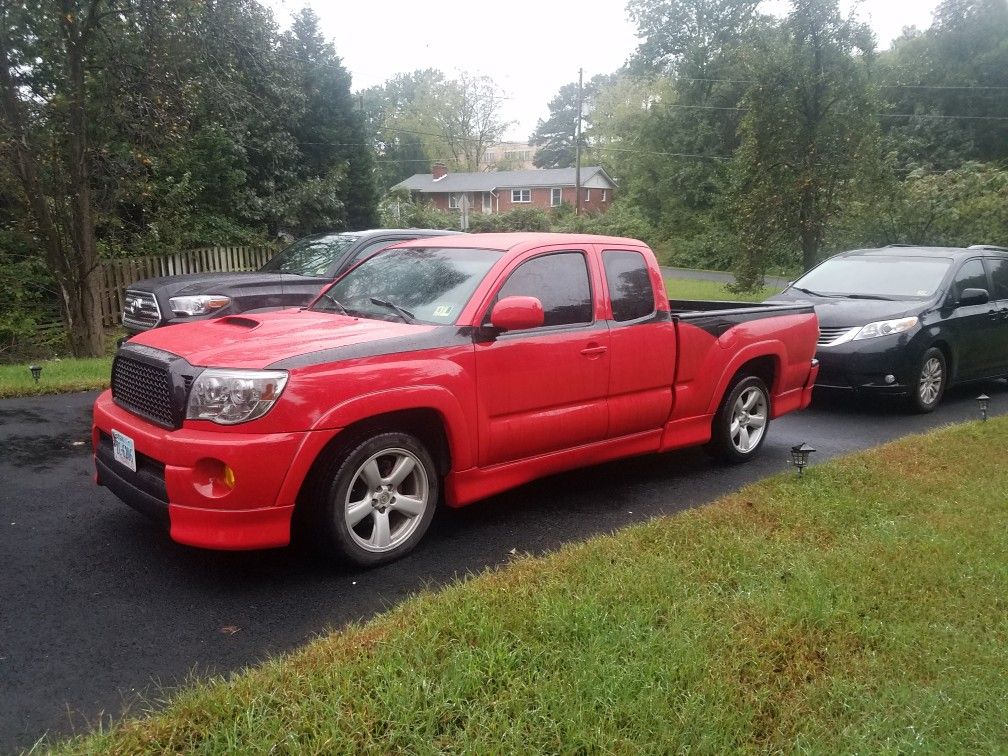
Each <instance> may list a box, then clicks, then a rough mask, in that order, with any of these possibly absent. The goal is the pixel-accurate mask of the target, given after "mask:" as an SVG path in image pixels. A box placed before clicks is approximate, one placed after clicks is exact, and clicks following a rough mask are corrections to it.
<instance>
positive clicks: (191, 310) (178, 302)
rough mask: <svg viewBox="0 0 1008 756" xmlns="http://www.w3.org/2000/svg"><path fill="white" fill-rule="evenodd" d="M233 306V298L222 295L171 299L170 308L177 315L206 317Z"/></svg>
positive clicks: (169, 301) (201, 295)
mask: <svg viewBox="0 0 1008 756" xmlns="http://www.w3.org/2000/svg"><path fill="white" fill-rule="evenodd" d="M229 304H231V297H225V296H224V295H222V294H200V295H198V296H194V297H171V298H170V299H169V300H168V306H169V307H170V308H171V311H172V312H173V313H175V314H176V315H206V314H207V313H208V312H213V311H214V310H219V309H220V308H221V307H227V306H228V305H229Z"/></svg>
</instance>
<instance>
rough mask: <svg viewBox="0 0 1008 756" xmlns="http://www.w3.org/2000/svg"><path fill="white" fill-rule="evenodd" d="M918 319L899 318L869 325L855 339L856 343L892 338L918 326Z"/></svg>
mask: <svg viewBox="0 0 1008 756" xmlns="http://www.w3.org/2000/svg"><path fill="white" fill-rule="evenodd" d="M917 322H918V319H917V318H897V319H896V320H879V321H878V322H876V323H869V324H868V325H866V326H865V327H864V328H862V329H861V330H860V331H858V332H857V335H856V336H855V337H854V341H859V340H860V339H874V338H878V337H879V336H892V335H893V334H894V333H903V332H904V331H909V330H910V329H911V328H913V327H914V326H915V325H917Z"/></svg>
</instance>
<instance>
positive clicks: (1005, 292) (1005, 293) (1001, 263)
mask: <svg viewBox="0 0 1008 756" xmlns="http://www.w3.org/2000/svg"><path fill="white" fill-rule="evenodd" d="M987 262H988V263H989V264H990V270H991V282H992V283H993V284H994V291H992V292H991V299H1008V258H1006V257H995V258H990V259H988V260H987Z"/></svg>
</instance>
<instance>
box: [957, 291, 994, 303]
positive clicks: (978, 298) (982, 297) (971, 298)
mask: <svg viewBox="0 0 1008 756" xmlns="http://www.w3.org/2000/svg"><path fill="white" fill-rule="evenodd" d="M989 301H990V294H988V293H987V289H963V290H962V293H961V294H960V295H959V301H958V302H957V303H956V305H957V306H958V307H964V306H966V305H982V304H987V303H988V302H989Z"/></svg>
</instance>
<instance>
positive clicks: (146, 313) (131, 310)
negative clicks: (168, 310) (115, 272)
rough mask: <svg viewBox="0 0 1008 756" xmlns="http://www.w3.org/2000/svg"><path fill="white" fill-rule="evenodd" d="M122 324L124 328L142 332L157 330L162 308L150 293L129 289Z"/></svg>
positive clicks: (124, 304)
mask: <svg viewBox="0 0 1008 756" xmlns="http://www.w3.org/2000/svg"><path fill="white" fill-rule="evenodd" d="M122 322H123V325H124V326H128V327H130V328H138V329H140V330H142V331H146V330H147V329H149V328H156V327H157V325H158V323H160V322H161V308H160V307H158V303H157V299H156V298H155V297H154V295H153V294H151V293H150V292H149V291H137V290H136V289H127V290H126V298H125V301H124V303H123V313H122Z"/></svg>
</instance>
